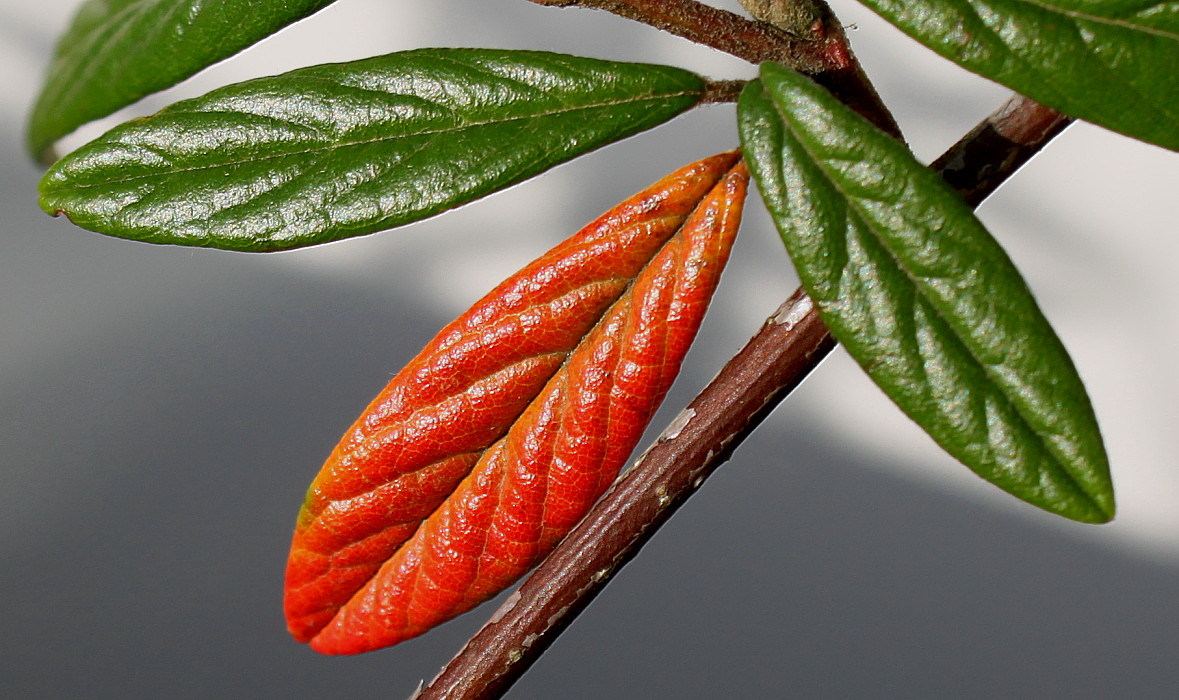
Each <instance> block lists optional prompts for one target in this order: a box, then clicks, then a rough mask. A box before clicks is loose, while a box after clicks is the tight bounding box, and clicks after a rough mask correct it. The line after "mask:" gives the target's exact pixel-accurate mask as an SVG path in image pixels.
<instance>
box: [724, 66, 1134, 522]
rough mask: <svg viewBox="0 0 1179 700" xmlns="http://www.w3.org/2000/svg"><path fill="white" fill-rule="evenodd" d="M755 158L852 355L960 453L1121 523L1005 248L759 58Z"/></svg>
mask: <svg viewBox="0 0 1179 700" xmlns="http://www.w3.org/2000/svg"><path fill="white" fill-rule="evenodd" d="M738 120H739V124H740V129H741V139H742V144H743V147H744V151H745V156H746V159H747V160H748V162H749V164H750V170H751V171H752V173H753V176H754V179H755V180H756V182H757V184H758V187H759V188H760V190H761V193H762V198H763V199H764V200H765V202H766V206H767V207H768V209H769V210H770V213H771V215H772V217H773V218H774V221H775V223H776V225H777V227H778V229H779V232H780V233H781V235H782V239H783V240H784V241H785V243H786V248H787V250H788V251H789V253H790V257H791V258H792V259H793V261H794V265H795V267H796V268H797V269H798V273H799V276H800V277H801V278H802V282H803V285H804V286H805V287H806V290H807V292H808V294H809V295H810V296H811V299H812V300H813V301H814V303H815V307H816V309H817V310H818V311H819V313H820V315H821V317H822V318H823V320H824V322H825V323H826V324H827V326H828V328H830V329H831V333H832V335H833V336H835V338H836V339H837V340H838V341H839V342H840V343H842V344H843V345H844V346H845V347H846V348H847V351H848V353H849V354H850V355H851V356H852V357H853V358H855V360H856V361H857V362H858V363H859V364H860V366H861V367H863V368H864V370H865V371H866V372H867V373H868V374H869V375H870V376H871V377H872V379H873V380H874V381H875V382H876V383H877V384H878V385H879V386H880V388H881V389H883V390H884V392H885V393H886V394H888V395H889V397H891V398H892V400H893V401H895V402H896V403H897V405H898V406H900V408H901V409H902V410H903V411H905V413H907V414H908V415H909V416H910V417H911V418H912V419H913V420H914V421H916V422H917V423H918V424H919V425H920V426H921V427H922V428H923V429H924V430H925V431H926V432H928V433H929V434H930V435H931V436H932V437H933V439H934V440H936V441H937V442H938V444H940V445H941V446H942V447H943V448H944V449H945V450H946V451H947V452H949V453H950V454H951V455H953V456H954V457H956V458H957V459H959V460H961V461H962V462H963V463H965V464H966V465H967V466H969V467H970V468H971V469H973V470H974V471H975V472H977V473H978V474H979V475H980V476H982V477H983V478H984V479H986V480H988V481H990V482H992V483H994V484H996V485H997V486H999V487H1000V488H1003V489H1005V490H1007V491H1009V492H1010V493H1012V494H1014V495H1016V496H1018V497H1020V498H1022V499H1024V500H1026V501H1028V502H1030V503H1033V504H1035V505H1037V506H1040V507H1041V508H1044V509H1046V510H1049V511H1052V512H1054V513H1058V514H1060V515H1064V516H1066V517H1069V518H1074V519H1076V520H1081V521H1085V522H1105V521H1107V520H1109V519H1110V518H1111V517H1113V512H1114V503H1113V489H1112V486H1111V484H1110V478H1109V466H1108V463H1107V460H1106V456H1105V450H1104V447H1103V446H1102V442H1101V436H1100V433H1099V432H1098V428H1097V421H1096V419H1095V418H1094V415H1093V410H1092V408H1091V406H1090V404H1089V399H1088V397H1087V395H1086V394H1085V388H1084V386H1082V384H1081V380H1080V378H1079V377H1078V376H1077V372H1076V369H1075V368H1074V367H1073V364H1072V361H1071V360H1070V359H1069V356H1068V353H1067V352H1066V351H1065V349H1064V347H1063V345H1062V344H1061V342H1060V340H1059V339H1058V338H1057V337H1056V334H1055V333H1054V332H1053V331H1052V328H1051V327H1050V326H1049V325H1048V321H1047V320H1046V319H1045V318H1044V316H1043V314H1042V313H1041V311H1040V309H1039V308H1038V307H1037V305H1036V302H1035V300H1034V299H1033V298H1032V295H1031V293H1030V292H1029V291H1028V289H1027V286H1026V285H1025V284H1024V281H1023V280H1022V278H1021V277H1020V275H1019V272H1018V271H1017V270H1016V269H1015V267H1014V266H1013V265H1012V263H1011V261H1010V260H1009V259H1008V257H1007V255H1006V254H1005V253H1004V252H1003V250H1002V249H1001V248H1000V247H999V244H998V243H996V242H995V240H994V239H993V238H991V236H990V235H989V234H988V233H987V231H986V230H985V229H984V228H983V227H982V224H980V223H979V221H978V220H977V219H976V218H975V217H974V215H973V214H972V213H971V211H970V209H969V208H968V207H967V206H966V205H965V204H964V203H963V202H962V200H961V199H960V198H959V197H958V196H957V195H956V194H955V193H954V191H953V190H951V189H950V188H949V186H948V185H946V184H945V183H944V182H943V181H942V180H941V179H940V178H939V177H938V176H937V175H936V174H934V173H933V172H932V171H930V170H928V169H926V168H923V167H922V166H921V165H920V164H919V163H918V162H917V161H916V160H915V159H914V158H913V157H912V155H910V154H909V152H908V151H907V150H905V148H904V147H903V146H902V145H901V144H900V143H898V142H896V141H894V140H893V139H891V138H889V137H888V136H886V135H885V134H883V133H882V132H880V131H878V130H876V129H875V128H874V127H872V126H871V125H870V124H869V123H868V122H866V121H864V120H863V119H862V118H861V117H859V116H858V115H856V114H855V113H853V112H852V111H851V110H850V109H848V108H847V107H845V106H844V105H842V104H841V103H840V102H838V101H837V100H836V99H835V98H833V97H832V96H831V95H830V94H828V93H827V92H826V91H824V90H823V89H822V88H821V87H819V86H817V85H816V84H814V83H813V82H811V81H810V80H808V79H807V78H805V77H803V76H801V75H799V74H797V73H794V72H792V71H789V70H787V69H785V68H781V67H779V66H775V65H771V64H766V65H763V66H762V72H761V81H757V82H754V83H751V84H750V85H749V86H748V87H747V88H746V89H745V91H744V92H743V93H742V95H741V99H740V101H739V102H738Z"/></svg>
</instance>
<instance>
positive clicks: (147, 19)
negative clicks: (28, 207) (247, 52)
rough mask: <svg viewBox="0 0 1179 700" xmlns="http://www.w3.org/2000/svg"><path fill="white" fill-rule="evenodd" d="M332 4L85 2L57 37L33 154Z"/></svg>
mask: <svg viewBox="0 0 1179 700" xmlns="http://www.w3.org/2000/svg"><path fill="white" fill-rule="evenodd" d="M333 2H335V0H281V1H278V2H276V1H275V0H235V2H206V0H88V1H87V2H85V3H83V4H82V6H81V8H80V9H79V10H78V14H77V15H75V16H74V21H73V23H72V24H71V25H70V27H69V29H67V30H66V32H65V34H63V35H62V37H61V39H60V41H59V42H58V45H57V51H56V53H55V54H54V58H53V63H52V65H51V66H50V67H49V73H48V75H47V76H46V79H45V86H44V88H42V92H41V95H40V97H39V98H38V99H37V103H36V105H35V106H34V107H33V114H32V116H31V118H30V119H29V127H28V135H27V140H28V148H29V151H30V152H31V153H32V154H33V156H34V157H39V156H40V155H41V153H42V152H43V151H44V150H45V149H47V148H48V147H49V146H51V145H52V144H53V142H54V141H56V140H57V139H59V138H61V137H62V136H65V135H66V134H68V133H70V132H72V131H73V130H74V129H77V128H78V127H79V126H81V125H83V124H85V123H86V122H89V121H92V120H94V119H99V118H101V117H105V116H106V115H108V114H111V113H112V112H115V111H117V110H119V109H121V108H123V107H126V106H127V105H129V104H131V103H132V102H135V101H136V100H138V99H139V98H141V97H143V96H144V95H150V94H151V93H153V92H157V91H159V90H163V89H164V88H166V87H169V86H171V85H175V84H176V83H178V82H180V81H181V80H184V79H185V78H187V77H189V76H190V75H192V74H194V73H196V72H197V71H199V70H201V69H202V68H205V67H207V66H210V65H212V64H214V63H216V62H218V61H220V60H222V59H224V58H228V57H229V56H232V55H234V54H235V53H237V52H239V51H241V50H242V49H244V48H246V47H248V46H250V45H251V44H254V43H256V42H258V41H260V40H262V39H264V38H265V37H267V36H270V35H271V34H273V33H274V32H277V31H278V30H279V29H282V28H283V27H285V26H287V25H288V24H291V23H292V22H295V21H298V20H300V19H302V18H304V17H306V16H307V15H310V14H311V13H313V12H315V11H317V10H319V9H321V8H323V7H325V6H327V5H330V4H332V3H333Z"/></svg>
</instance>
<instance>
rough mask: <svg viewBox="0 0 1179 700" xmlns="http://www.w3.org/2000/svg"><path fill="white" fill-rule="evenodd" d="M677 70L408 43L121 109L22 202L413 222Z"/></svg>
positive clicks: (654, 110) (138, 219) (116, 222)
mask: <svg viewBox="0 0 1179 700" xmlns="http://www.w3.org/2000/svg"><path fill="white" fill-rule="evenodd" d="M702 89H703V81H702V80H701V79H700V78H699V77H697V76H696V75H694V74H692V73H689V72H687V71H683V70H680V69H677V68H671V67H665V66H654V65H645V64H633V63H618V62H611V61H600V60H596V59H588V58H580V57H575V56H567V55H562V54H553V53H544V52H535V51H506V50H492V49H421V50H417V51H407V52H403V53H396V54H390V55H387V56H380V57H376V58H371V59H366V60H362V61H355V62H351V63H343V64H333V65H323V66H315V67H312V68H305V69H301V70H296V71H292V72H290V73H286V74H283V75H279V76H274V77H269V78H262V79H258V80H252V81H248V82H245V83H239V84H236V85H231V86H227V87H224V88H221V89H218V90H214V91H213V92H210V93H208V94H207V95H204V96H202V97H199V98H196V99H192V100H186V101H184V102H179V103H177V104H175V105H172V106H171V107H169V108H167V109H165V110H163V111H161V112H160V113H158V114H156V115H154V116H152V117H148V118H146V119H141V120H136V121H131V122H128V123H126V124H123V125H121V126H119V127H116V128H115V129H112V130H111V131H110V132H108V133H107V134H105V135H104V136H102V137H101V138H99V139H97V140H95V141H94V142H92V143H90V144H88V145H86V146H83V147H82V148H80V149H78V150H77V151H74V152H73V153H71V154H69V155H67V156H66V157H65V158H63V159H62V160H61V161H59V162H58V163H57V164H56V165H54V167H53V168H51V169H50V170H49V172H48V173H46V175H45V177H44V178H43V179H42V181H41V185H40V195H41V196H40V203H41V206H42V208H43V209H45V210H46V211H47V212H50V213H64V214H66V215H67V216H68V217H69V218H70V220H71V221H73V222H74V223H76V224H77V225H79V226H82V227H83V228H87V229H91V230H94V231H98V232H100V233H105V234H109V235H113V236H119V237H123V238H130V239H134V240H140V241H147V242H151V243H171V244H180V245H195V246H211V247H216V248H225V249H230V250H243V251H273V250H283V249H288V248H296V247H300V246H306V245H313V244H317V243H324V242H328V241H334V240H338V239H341V238H347V237H350V236H356V235H362V234H367V233H372V232H374V231H379V230H382V229H387V228H390V227H393V226H399V225H402V224H406V223H410V222H412V221H417V220H419V219H423V218H426V217H428V216H431V215H434V214H437V213H439V212H442V211H444V210H446V209H450V208H452V207H455V206H458V205H460V204H463V203H466V202H469V201H471V200H473V199H476V198H478V197H481V196H484V195H486V194H489V193H491V192H493V191H496V190H498V189H502V188H503V187H506V186H508V185H511V184H514V183H516V182H519V181H521V180H524V179H526V178H528V177H531V176H532V175H535V174H537V173H540V172H542V171H544V170H546V169H548V168H550V167H552V166H554V165H557V164H558V163H561V162H564V161H566V160H569V159H570V158H573V157H575V156H577V155H580V154H582V153H585V152H587V151H590V150H593V149H595V148H598V147H600V146H603V145H605V144H607V143H611V142H613V141H617V140H619V139H622V138H625V137H627V136H630V135H632V134H635V133H637V132H639V131H642V130H644V129H647V128H650V127H652V126H655V125H657V124H659V123H662V122H664V121H666V120H668V119H670V118H672V117H674V116H675V115H677V114H679V113H680V112H682V111H684V110H686V109H688V108H690V107H691V106H693V105H694V104H696V102H697V101H698V100H699V98H700V95H701V91H702Z"/></svg>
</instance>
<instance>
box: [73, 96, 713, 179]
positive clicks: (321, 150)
mask: <svg viewBox="0 0 1179 700" xmlns="http://www.w3.org/2000/svg"><path fill="white" fill-rule="evenodd" d="M383 94H389V93H383ZM695 94H699V93H698V92H696V91H692V90H684V91H680V92H673V93H662V94H658V95H649V96H644V97H642V98H638V99H633V100H611V101H603V102H596V103H593V104H581V105H577V106H575V107H567V108H564V109H554V110H551V111H547V112H537V113H532V114H528V115H523V116H516V117H508V118H505V119H487V120H483V121H474V122H465V123H463V124H460V125H457V126H454V127H448V128H443V129H432V130H425V131H415V132H413V133H408V134H400V135H397V136H384V137H377V138H371V139H356V140H351V141H342V142H337V143H332V144H328V145H326V146H320V147H310V148H305V149H302V150H293V151H285V152H283V153H276V154H270V155H260V156H257V157H250V158H240V159H236V160H224V161H219V162H217V163H211V164H208V165H194V166H189V167H177V168H169V169H168V170H167V171H164V172H157V173H148V174H144V175H134V176H130V177H122V178H110V179H107V180H104V181H103V182H102V183H101V184H96V185H89V184H87V185H71V186H70V189H78V190H82V189H87V188H92V187H106V186H109V185H111V184H122V183H129V182H135V181H137V180H153V179H159V178H161V177H167V176H169V175H172V174H175V173H186V172H197V171H201V170H212V169H217V168H226V167H232V166H236V165H242V164H243V163H257V162H263V161H269V160H278V159H283V158H290V157H294V156H304V155H313V154H317V155H318V157H321V158H322V157H324V156H325V155H327V154H328V153H330V152H332V151H336V150H341V149H345V148H351V147H354V146H366V145H371V144H374V143H383V142H386V141H396V140H398V139H405V138H416V137H420V136H426V137H429V136H438V135H442V134H449V133H454V132H459V131H464V130H467V129H476V128H479V127H483V126H494V125H498V124H511V123H514V122H520V121H528V120H532V119H538V118H542V117H550V116H556V115H559V114H568V113H572V112H577V111H583V110H592V109H600V108H603V107H613V106H618V105H626V104H642V103H644V102H655V101H658V100H663V99H668V98H673V97H683V96H686V95H695ZM409 97H414V95H409ZM426 101H427V102H429V100H426ZM430 104H434V105H435V106H439V107H443V108H446V107H445V106H444V105H439V104H438V103H436V102H431V103H430ZM446 109H449V108H446ZM450 111H453V110H450ZM220 113H221V114H229V113H228V112H220ZM169 114H170V115H179V114H202V115H206V114H218V112H204V111H199V110H198V111H180V112H170V113H169ZM241 114H247V113H244V112H243V113H241ZM250 116H251V117H257V118H261V119H272V120H274V121H277V122H281V123H285V124H291V125H294V126H297V127H298V128H300V129H307V130H312V131H319V130H318V129H317V128H315V127H313V126H308V125H306V124H300V123H299V122H294V121H290V120H287V119H281V118H278V117H274V116H270V115H255V114H250ZM320 133H322V132H320ZM124 145H128V146H135V147H140V145H139V144H124ZM411 155H412V154H411Z"/></svg>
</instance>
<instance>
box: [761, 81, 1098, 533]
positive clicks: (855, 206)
mask: <svg viewBox="0 0 1179 700" xmlns="http://www.w3.org/2000/svg"><path fill="white" fill-rule="evenodd" d="M766 96H767V97H769V94H768V91H767V94H766ZM770 103H771V104H773V105H774V109H775V111H777V112H778V113H779V116H780V117H781V118H782V122H783V123H784V124H787V125H789V124H790V121H789V120H788V119H786V118H784V117H782V112H781V108H779V107H778V105H777V103H776V102H775V101H774V100H773V99H772V98H770ZM790 130H791V132H794V129H790ZM792 136H793V138H794V140H795V142H796V143H798V144H799V146H800V147H801V148H802V150H804V151H805V152H806V154H807V155H808V156H809V157H810V159H811V162H813V163H814V164H815V165H816V166H817V167H818V168H819V170H821V171H822V172H823V175H824V176H825V177H826V178H827V180H828V182H830V183H831V184H832V185H833V186H835V187H836V189H837V190H838V189H840V188H839V186H838V185H837V184H836V182H837V180H836V179H835V178H834V177H832V176H831V172H832V171H831V169H830V168H829V167H828V166H827V164H826V163H825V162H824V160H823V159H821V158H818V157H816V155H815V152H814V151H812V150H811V149H810V148H809V147H808V145H807V144H806V142H805V140H804V139H802V138H799V137H798V135H797V133H792ZM840 194H841V199H842V200H843V201H844V202H845V203H846V205H845V206H847V207H848V208H849V209H850V210H851V212H852V213H853V214H854V215H855V217H856V218H857V219H858V221H859V223H860V225H861V226H862V227H863V228H864V230H865V231H866V232H867V233H868V234H869V235H871V236H872V238H873V239H874V240H875V241H876V243H877V245H878V246H879V247H880V248H881V249H882V250H883V251H884V253H885V255H887V256H888V258H889V259H890V260H891V261H892V262H893V265H894V266H895V267H896V268H897V269H898V270H900V271H901V274H902V275H904V276H905V277H906V278H907V279H908V280H909V281H910V283H912V284H913V286H914V287H915V288H917V289H918V290H920V291H921V300H922V302H923V303H924V305H925V307H926V308H927V309H929V310H930V311H931V312H932V313H933V315H934V316H935V317H936V318H937V319H938V321H939V322H941V323H942V324H943V325H944V326H945V327H946V328H948V329H949V330H950V336H951V338H952V342H953V343H954V344H956V345H958V346H959V347H961V348H962V350H964V351H965V352H966V355H967V356H969V357H970V359H971V360H973V361H974V362H975V363H976V364H977V365H979V366H980V367H982V370H983V372H984V373H985V374H986V376H987V378H988V379H990V380H991V381H992V382H993V383H994V385H995V386H999V387H1004V390H1003V391H998V392H995V393H997V394H998V395H999V396H1000V397H1001V398H1000V400H1001V401H1003V403H1004V404H1006V405H1007V406H1009V407H1010V408H1011V410H1012V411H1014V413H1015V414H1016V415H1017V416H1019V417H1020V420H1022V421H1023V423H1024V425H1025V426H1027V427H1028V430H1027V431H1026V432H1028V433H1031V434H1032V435H1033V436H1034V439H1035V441H1036V442H1037V443H1038V444H1039V446H1040V447H1041V449H1043V450H1044V452H1045V454H1048V455H1051V456H1052V469H1053V470H1054V471H1056V472H1058V473H1060V474H1062V475H1063V476H1064V478H1066V479H1067V480H1068V481H1069V483H1071V484H1072V485H1073V486H1074V487H1075V488H1076V489H1077V491H1078V492H1079V493H1080V494H1082V495H1083V496H1084V497H1085V498H1086V499H1087V500H1089V501H1090V503H1091V504H1092V505H1093V507H1095V508H1096V509H1097V511H1098V512H1102V509H1101V507H1100V506H1098V505H1097V504H1096V502H1095V501H1094V500H1093V498H1092V497H1091V496H1090V495H1089V491H1088V489H1086V488H1085V485H1084V484H1083V483H1081V482H1080V481H1078V480H1077V479H1076V478H1075V477H1074V476H1073V475H1072V474H1071V473H1070V472H1069V471H1068V470H1067V469H1065V468H1064V467H1063V462H1062V460H1061V459H1060V457H1059V456H1058V455H1057V454H1056V450H1055V449H1053V447H1052V445H1051V444H1049V443H1048V441H1047V440H1046V439H1045V438H1044V437H1043V436H1042V435H1041V434H1040V431H1038V430H1035V429H1034V428H1032V427H1031V426H1033V425H1035V422H1034V421H1032V420H1029V419H1028V416H1027V414H1026V413H1025V412H1024V411H1023V410H1022V409H1021V408H1020V407H1019V405H1018V404H1016V403H1015V402H1013V401H1012V400H1011V398H1010V397H1009V396H1008V395H1007V390H1006V384H1005V382H1003V381H1002V377H1001V376H1000V375H999V373H997V372H995V371H994V369H992V367H993V365H992V364H991V363H988V362H984V361H983V360H981V359H980V358H979V357H978V355H976V354H975V352H974V350H973V349H972V348H971V347H970V346H969V345H968V344H966V343H964V342H963V341H962V340H961V339H960V337H959V335H958V332H957V331H956V330H955V329H954V325H953V324H952V323H950V322H949V319H948V318H947V317H946V315H945V314H944V313H943V312H942V310H941V309H940V308H938V306H937V305H936V304H933V303H931V302H930V301H929V297H930V293H929V291H928V290H927V288H926V286H925V285H924V284H922V282H921V280H922V279H925V278H923V277H918V276H915V275H913V274H912V273H911V272H910V271H909V269H908V268H907V267H906V266H905V265H904V264H903V263H902V262H901V260H900V258H899V257H898V256H897V255H896V254H894V253H893V251H892V250H891V249H890V248H889V246H888V244H887V243H886V242H885V240H884V237H883V236H881V235H880V234H879V233H878V232H877V230H876V228H875V227H874V226H872V225H871V224H869V223H868V217H867V216H866V214H865V212H866V209H864V208H863V207H861V206H860V205H859V203H858V202H857V201H856V198H853V197H848V196H846V195H843V194H842V192H841V193H840ZM877 201H881V200H877ZM845 269H846V265H841V266H840V273H839V274H840V277H841V278H842V276H843V274H844V270H845ZM922 364H924V360H922Z"/></svg>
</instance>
